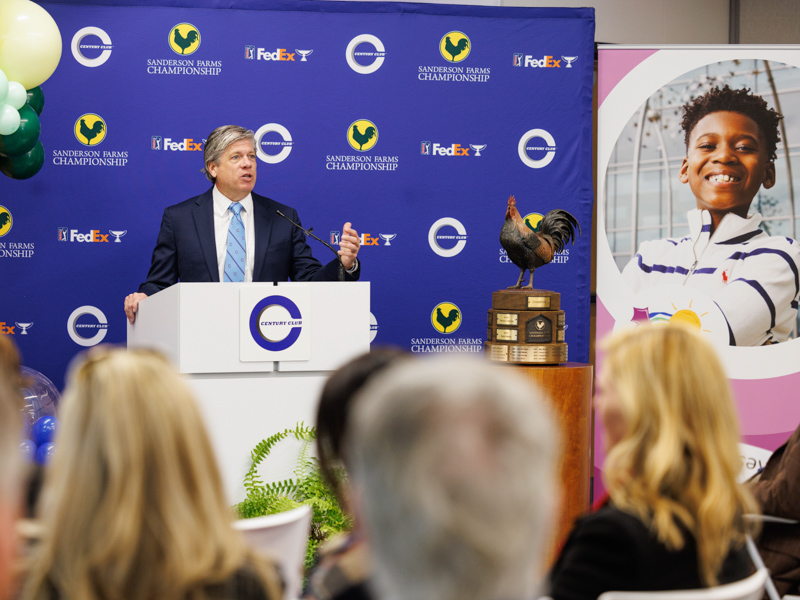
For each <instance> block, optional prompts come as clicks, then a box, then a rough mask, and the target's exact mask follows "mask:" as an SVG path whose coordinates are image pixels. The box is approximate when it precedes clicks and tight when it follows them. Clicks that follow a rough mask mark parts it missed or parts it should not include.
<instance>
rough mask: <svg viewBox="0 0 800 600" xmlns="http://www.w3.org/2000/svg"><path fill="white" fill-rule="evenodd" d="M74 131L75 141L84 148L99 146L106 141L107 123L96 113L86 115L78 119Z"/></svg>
mask: <svg viewBox="0 0 800 600" xmlns="http://www.w3.org/2000/svg"><path fill="white" fill-rule="evenodd" d="M73 129H74V131H75V139H77V140H78V141H79V142H80V143H81V144H83V145H84V146H97V145H98V144H100V143H101V142H102V141H103V140H104V139H106V133H107V127H106V122H105V120H103V117H101V116H100V115H97V114H95V113H86V114H85V115H81V116H80V117H78V120H77V121H75V125H74V127H73Z"/></svg>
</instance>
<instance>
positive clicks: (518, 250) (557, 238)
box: [500, 196, 581, 290]
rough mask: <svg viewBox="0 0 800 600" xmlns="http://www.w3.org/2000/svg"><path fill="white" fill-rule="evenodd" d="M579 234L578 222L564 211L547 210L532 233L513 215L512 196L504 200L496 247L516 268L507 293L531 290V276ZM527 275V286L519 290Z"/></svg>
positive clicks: (514, 206)
mask: <svg viewBox="0 0 800 600" xmlns="http://www.w3.org/2000/svg"><path fill="white" fill-rule="evenodd" d="M576 227H577V228H578V233H579V234H580V232H581V226H580V224H579V223H578V220H577V219H576V218H575V217H573V216H572V215H571V214H569V213H568V212H567V211H565V210H551V211H550V212H549V213H547V214H546V215H545V216H544V218H543V219H542V220H541V221H540V223H539V227H538V229H539V231H534V230H533V229H532V228H531V227H530V226H528V224H527V222H526V221H523V220H522V217H521V216H520V215H519V212H518V211H517V202H516V200H515V199H514V196H511V197H510V198H509V199H508V210H506V221H505V223H503V228H502V229H501V230H500V245H501V246H503V248H505V250H506V252H507V253H508V258H509V259H511V262H513V263H514V264H515V265H517V266H518V267H519V268H520V272H519V279H518V280H517V284H516V285H513V286H511V287H509V288H508V289H510V290H518V289H525V290H532V289H533V272H534V271H535V270H536V269H537V268H539V267H541V266H542V265H546V264H547V263H549V262H550V261H552V260H553V257H554V256H555V255H556V254H557V253H558V252H561V250H563V249H564V246H566V244H567V242H573V243H574V242H575V228H576ZM526 270H529V271H530V273H531V276H530V280H529V281H528V285H526V286H525V287H522V277H523V276H524V275H525V271H526Z"/></svg>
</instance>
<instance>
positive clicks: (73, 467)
mask: <svg viewBox="0 0 800 600" xmlns="http://www.w3.org/2000/svg"><path fill="white" fill-rule="evenodd" d="M56 443H57V448H58V450H57V452H56V453H55V455H54V457H53V459H52V461H51V464H50V466H49V472H48V473H47V475H46V478H45V483H44V488H43V491H42V499H41V502H40V505H39V508H40V519H41V521H42V525H43V527H42V531H43V534H42V539H41V541H40V543H39V544H38V546H37V548H36V552H35V555H34V561H33V565H32V568H31V576H30V578H29V582H28V583H29V585H28V587H27V588H26V597H29V598H51V597H53V596H52V592H53V591H55V597H61V598H82V599H84V600H92V599H94V598H126V600H131V599H134V600H135V599H144V598H156V597H163V598H178V597H180V598H184V597H185V598H190V597H191V598H202V597H203V589H204V587H205V586H207V585H209V584H215V583H222V582H224V581H225V580H226V579H227V578H229V577H230V576H231V575H232V574H233V573H234V572H235V571H236V570H237V569H238V568H240V567H241V566H242V565H243V564H244V563H246V562H247V560H248V558H249V551H248V550H247V549H246V547H245V546H244V542H243V541H242V540H241V538H240V537H239V535H238V533H236V532H234V531H233V529H232V527H231V520H232V514H231V512H230V510H229V508H228V506H227V502H226V499H225V497H224V495H223V491H222V490H223V486H222V482H221V478H220V474H219V471H218V469H217V465H216V461H215V458H214V454H213V451H212V448H211V444H210V442H209V438H208V435H207V433H206V429H205V426H204V423H203V421H202V419H201V416H200V413H199V410H198V407H197V406H196V404H195V401H194V398H193V396H192V393H191V392H190V390H189V388H188V386H187V384H186V383H185V382H184V380H183V379H182V378H181V376H180V375H179V374H178V373H177V372H176V371H175V369H174V368H173V367H172V366H171V365H170V364H169V363H168V362H167V360H166V359H165V358H164V357H163V356H161V355H160V354H157V353H155V352H152V351H148V350H125V349H122V348H118V349H110V348H104V347H98V348H95V349H93V350H90V351H89V352H88V353H86V354H85V355H84V357H82V359H81V360H79V361H78V362H77V363H76V364H74V366H73V367H72V368H71V370H70V373H69V377H68V382H67V389H66V390H65V393H64V396H63V398H62V403H61V427H60V429H59V431H58V433H57V441H56ZM264 573H265V577H266V571H264ZM273 597H277V596H273Z"/></svg>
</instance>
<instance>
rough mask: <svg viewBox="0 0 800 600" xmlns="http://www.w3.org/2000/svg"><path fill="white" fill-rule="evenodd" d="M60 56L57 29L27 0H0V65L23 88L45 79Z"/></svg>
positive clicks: (42, 12)
mask: <svg viewBox="0 0 800 600" xmlns="http://www.w3.org/2000/svg"><path fill="white" fill-rule="evenodd" d="M60 59H61V32H60V31H59V30H58V25H56V22H55V21H54V20H53V17H51V16H50V14H49V13H48V12H47V11H46V10H45V9H44V8H42V7H41V6H39V5H38V4H36V3H35V2H31V1H30V0H0V69H3V71H4V72H5V74H6V77H8V78H9V79H10V80H11V81H19V82H20V83H21V84H22V86H23V87H24V88H25V89H26V90H30V89H33V88H35V87H36V86H37V85H41V84H42V83H43V82H44V81H46V80H47V78H48V77H50V75H52V74H53V71H55V70H56V67H57V66H58V61H59V60H60Z"/></svg>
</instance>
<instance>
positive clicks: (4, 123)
mask: <svg viewBox="0 0 800 600" xmlns="http://www.w3.org/2000/svg"><path fill="white" fill-rule="evenodd" d="M19 122H20V118H19V111H18V110H17V109H16V108H14V107H13V106H11V105H9V104H3V105H2V106H0V135H11V134H12V133H14V132H15V131H16V130H17V129H19Z"/></svg>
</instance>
